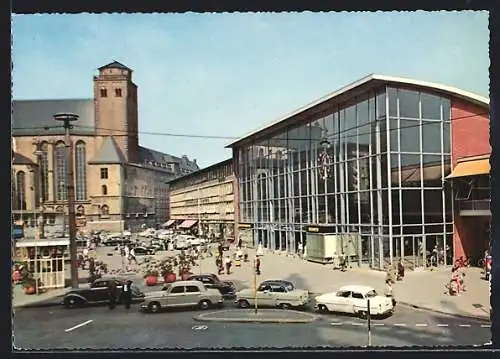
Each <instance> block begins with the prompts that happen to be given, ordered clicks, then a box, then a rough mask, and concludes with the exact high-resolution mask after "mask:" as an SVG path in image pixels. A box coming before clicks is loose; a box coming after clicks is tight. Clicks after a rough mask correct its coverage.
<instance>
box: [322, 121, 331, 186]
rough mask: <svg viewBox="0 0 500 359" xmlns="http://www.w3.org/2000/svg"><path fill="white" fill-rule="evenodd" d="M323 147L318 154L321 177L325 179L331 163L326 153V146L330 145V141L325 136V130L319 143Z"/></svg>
mask: <svg viewBox="0 0 500 359" xmlns="http://www.w3.org/2000/svg"><path fill="white" fill-rule="evenodd" d="M319 145H320V146H321V147H322V148H323V151H322V152H321V153H320V154H319V163H320V166H321V172H320V173H321V178H322V179H323V180H324V181H326V179H327V178H328V175H329V174H330V166H331V164H332V159H331V157H330V155H329V154H328V147H330V141H328V139H327V136H326V131H324V133H323V139H322V140H321V142H320V143H319Z"/></svg>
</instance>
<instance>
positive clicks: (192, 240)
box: [186, 236, 201, 247]
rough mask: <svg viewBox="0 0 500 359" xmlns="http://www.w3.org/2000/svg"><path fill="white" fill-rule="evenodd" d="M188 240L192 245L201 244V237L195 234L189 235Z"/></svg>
mask: <svg viewBox="0 0 500 359" xmlns="http://www.w3.org/2000/svg"><path fill="white" fill-rule="evenodd" d="M186 240H187V241H188V243H189V245H191V246H193V247H194V246H199V245H201V239H200V238H196V237H194V236H189V237H187V238H186Z"/></svg>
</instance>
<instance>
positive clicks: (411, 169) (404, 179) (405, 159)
mask: <svg viewBox="0 0 500 359" xmlns="http://www.w3.org/2000/svg"><path fill="white" fill-rule="evenodd" d="M400 157H401V158H400V161H401V186H402V187H420V185H421V183H420V155H409V154H405V153H402V154H401V156H400Z"/></svg>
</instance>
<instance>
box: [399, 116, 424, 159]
mask: <svg viewBox="0 0 500 359" xmlns="http://www.w3.org/2000/svg"><path fill="white" fill-rule="evenodd" d="M399 125H400V127H399V128H400V135H401V140H400V141H401V142H400V147H401V149H400V150H401V152H420V129H419V127H420V124H419V121H411V120H400V123H399Z"/></svg>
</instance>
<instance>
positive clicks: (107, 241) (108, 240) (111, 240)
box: [102, 237, 131, 247]
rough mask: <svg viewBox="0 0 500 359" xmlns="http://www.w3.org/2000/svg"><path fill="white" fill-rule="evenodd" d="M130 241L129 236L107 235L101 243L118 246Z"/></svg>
mask: <svg viewBox="0 0 500 359" xmlns="http://www.w3.org/2000/svg"><path fill="white" fill-rule="evenodd" d="M130 243H131V240H130V238H122V237H108V238H106V239H105V240H104V241H103V242H102V244H103V245H105V246H109V247H112V246H115V247H116V246H118V245H122V246H124V245H127V244H130Z"/></svg>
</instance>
